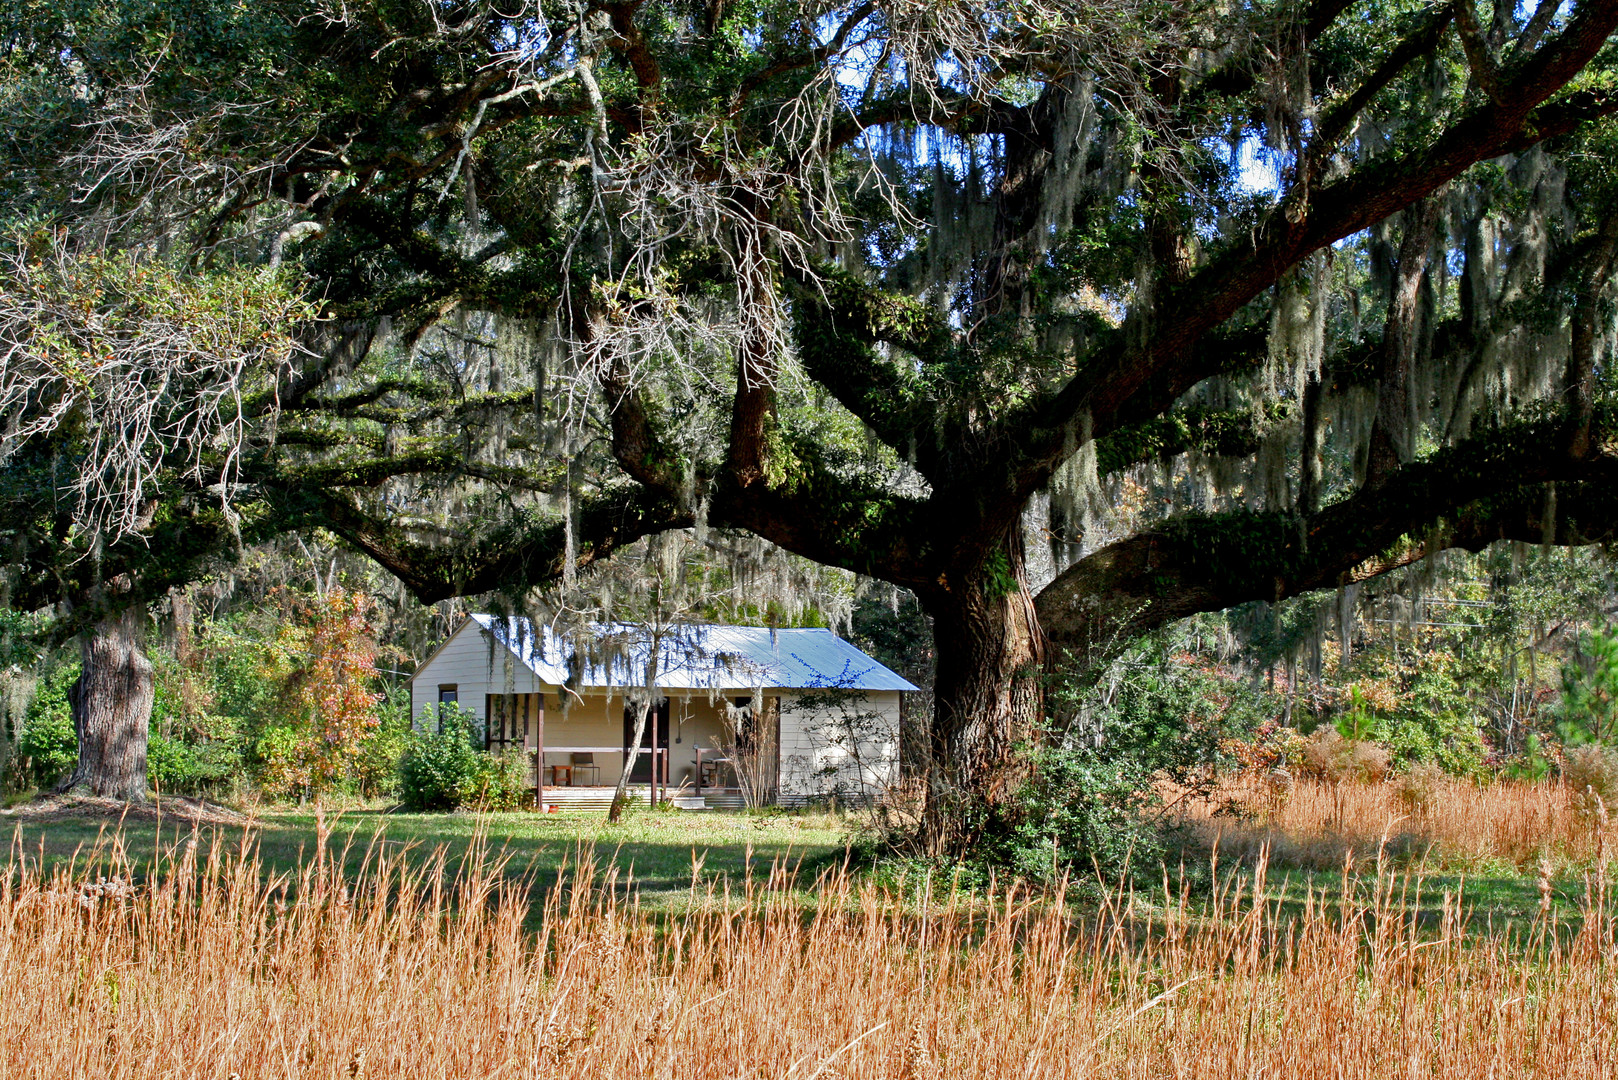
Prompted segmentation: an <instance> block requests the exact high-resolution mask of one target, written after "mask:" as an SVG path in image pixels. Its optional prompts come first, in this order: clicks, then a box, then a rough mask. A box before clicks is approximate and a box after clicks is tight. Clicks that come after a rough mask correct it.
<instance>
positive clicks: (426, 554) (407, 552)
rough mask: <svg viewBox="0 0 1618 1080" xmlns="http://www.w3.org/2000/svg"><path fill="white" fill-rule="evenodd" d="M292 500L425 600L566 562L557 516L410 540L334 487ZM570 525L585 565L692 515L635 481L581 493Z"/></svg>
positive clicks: (510, 582)
mask: <svg viewBox="0 0 1618 1080" xmlns="http://www.w3.org/2000/svg"><path fill="white" fill-rule="evenodd" d="M287 498H288V501H289V502H290V503H293V504H295V505H296V504H300V503H308V504H309V505H310V509H311V511H312V512H314V513H317V514H318V515H319V517H320V521H321V523H322V524H323V525H324V526H325V527H326V528H328V529H330V530H331V531H332V532H334V533H336V534H337V535H338V536H339V537H341V538H342V539H343V540H344V541H345V542H347V543H349V544H351V545H353V547H354V548H356V549H357V550H359V551H361V552H363V553H365V554H366V555H368V556H370V557H371V558H372V559H374V560H375V561H376V562H377V563H378V564H379V565H380V566H382V567H383V568H385V569H387V570H388V571H389V572H391V573H392V574H393V575H394V576H396V577H398V578H399V580H400V581H402V582H404V583H405V586H406V587H407V588H409V589H410V591H411V592H412V593H414V594H415V595H416V597H417V598H418V599H420V600H421V601H422V602H423V603H433V602H435V601H438V600H442V599H445V598H446V597H450V596H467V595H472V594H476V593H483V592H493V591H496V590H499V591H504V592H511V593H516V592H522V591H525V590H527V589H530V588H534V587H536V586H541V585H545V584H549V583H550V582H553V581H556V580H558V579H559V578H561V577H562V576H563V572H564V570H565V568H566V564H567V552H568V543H567V524H566V522H564V521H561V520H559V519H557V518H555V517H550V516H543V517H542V516H537V515H533V516H530V515H526V514H516V515H514V516H513V517H512V518H511V519H510V520H508V521H505V522H500V523H487V524H480V525H479V526H478V527H477V528H476V529H475V530H473V531H472V532H471V533H470V534H469V535H468V536H467V537H465V538H463V539H461V540H459V541H456V542H451V543H447V544H445V543H426V542H422V541H419V540H414V539H412V538H411V532H410V529H409V528H408V527H406V526H403V525H399V524H397V523H394V522H391V521H389V520H387V519H385V518H384V517H381V516H377V515H373V514H370V513H367V512H366V511H365V510H364V509H362V508H361V506H360V504H359V503H358V502H357V501H355V500H354V499H353V498H352V497H351V496H349V495H347V494H346V493H343V492H338V491H305V492H301V493H289V494H288V497H287ZM576 513H577V521H576V523H575V527H574V540H573V550H574V564H575V566H577V567H581V568H582V567H585V566H589V565H590V564H592V563H595V562H597V561H599V560H601V559H605V558H607V557H608V556H610V555H611V554H612V553H613V552H615V551H617V550H618V549H620V548H622V547H624V546H626V545H628V544H632V543H634V542H635V541H636V540H639V539H640V538H641V537H643V536H649V535H651V534H652V533H656V532H663V531H666V530H668V529H683V528H688V527H690V526H691V525H692V524H693V519H692V516H691V513H690V511H689V510H688V509H686V508H685V507H683V506H681V505H679V504H678V503H676V502H675V501H674V500H671V499H669V498H667V497H665V496H663V495H662V494H660V493H657V492H653V491H649V490H647V489H646V488H644V487H642V486H640V485H633V486H627V485H626V486H624V487H620V488H616V489H613V490H610V491H607V492H604V493H602V494H600V495H596V496H593V497H590V498H586V499H582V500H580V502H579V505H578V509H577V512H576Z"/></svg>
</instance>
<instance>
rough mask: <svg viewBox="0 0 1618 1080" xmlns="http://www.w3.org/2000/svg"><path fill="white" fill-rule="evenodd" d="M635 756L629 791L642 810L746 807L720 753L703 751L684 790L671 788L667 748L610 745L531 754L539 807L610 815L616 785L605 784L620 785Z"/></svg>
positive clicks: (554, 748)
mask: <svg viewBox="0 0 1618 1080" xmlns="http://www.w3.org/2000/svg"><path fill="white" fill-rule="evenodd" d="M631 754H633V755H634V756H635V757H636V758H637V759H638V760H637V763H636V767H635V769H634V770H633V771H632V772H631V774H630V776H631V783H630V784H629V786H628V787H627V788H626V789H625V791H626V793H627V794H628V795H630V796H631V797H632V798H634V799H637V800H639V801H640V802H642V803H643V804H647V805H654V806H655V805H657V804H659V803H662V802H664V801H669V802H672V803H673V804H674V805H675V806H676V807H677V808H678V809H681V810H715V809H739V808H740V807H742V806H744V805H745V800H744V799H743V797H742V789H741V787H740V786H739V785H738V784H737V781H736V777H735V773H734V771H733V770H732V769H731V761H730V758H729V757H727V756H725V755H723V754H721V753H718V752H716V751H714V750H708V751H706V752H705V751H703V750H701V749H698V750H697V751H696V753H695V762H694V764H695V768H693V769H686V770H685V772H684V775H683V776H682V777H681V783H680V784H679V786H678V787H671V785H670V783H669V774H670V759H671V754H670V752H669V748H668V747H666V746H659V747H656V748H653V747H646V746H643V747H641V748H640V749H638V750H625V749H624V748H623V747H622V746H610V745H609V746H543V747H540V748H536V749H534V750H532V751H530V765H529V768H530V778H531V780H532V782H533V784H534V802H535V805H537V806H540V807H545V806H556V807H559V808H563V809H573V810H585V809H601V810H606V809H607V808H608V807H609V806H610V805H611V804H612V796H613V792H614V790H615V789H616V784H614V783H603V782H602V781H604V780H609V779H616V777H617V776H618V775H619V772H620V770H621V769H622V768H623V764H622V762H623V760H624V759H625V758H626V757H628V756H629V755H631ZM602 758H606V759H607V760H608V761H611V762H613V765H614V767H613V769H612V770H611V772H607V773H604V772H603V769H602V767H601V766H600V765H598V764H597V762H598V761H599V760H601V759H602ZM640 759H644V760H640ZM693 780H694V781H695V783H694V784H693V783H692V781H693Z"/></svg>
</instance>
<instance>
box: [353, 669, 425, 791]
mask: <svg viewBox="0 0 1618 1080" xmlns="http://www.w3.org/2000/svg"><path fill="white" fill-rule="evenodd" d="M411 738H412V732H411V728H410V691H409V688H408V687H404V686H397V687H393V688H391V689H390V690H389V691H388V693H387V695H386V696H385V697H384V699H383V701H382V704H381V705H380V706H379V707H378V709H377V723H376V726H375V727H373V728H372V729H371V730H370V732H369V733H368V734H367V735H366V736H365V738H364V739H363V740H362V741H361V743H360V746H359V751H358V754H357V755H356V756H355V758H354V762H353V766H352V777H353V782H354V785H355V787H356V788H358V791H359V794H361V795H364V796H367V797H371V798H374V797H376V796H386V797H389V798H393V797H397V796H398V794H399V766H400V763H401V762H402V761H403V760H404V756H405V752H406V751H408V750H409V749H410V743H411Z"/></svg>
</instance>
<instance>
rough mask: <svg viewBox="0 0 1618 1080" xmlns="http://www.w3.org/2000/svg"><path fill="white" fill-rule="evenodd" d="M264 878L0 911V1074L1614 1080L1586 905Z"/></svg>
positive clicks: (61, 884) (1375, 877)
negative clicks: (1510, 916)
mask: <svg viewBox="0 0 1618 1080" xmlns="http://www.w3.org/2000/svg"><path fill="white" fill-rule="evenodd" d="M342 865H343V861H342V860H341V859H334V858H332V857H330V856H329V855H328V854H327V853H326V852H325V851H324V850H323V849H322V850H319V851H317V852H316V853H315V855H314V856H313V857H312V858H311V859H310V860H309V861H308V862H307V864H305V865H304V866H303V867H302V868H301V870H300V871H299V872H298V873H297V874H296V875H292V876H282V877H278V876H273V875H267V874H266V871H265V868H264V866H263V865H262V864H261V863H260V862H259V860H258V858H257V856H256V855H255V852H254V850H253V848H252V847H251V846H236V847H229V846H227V845H226V844H224V843H208V842H207V841H205V840H204V841H203V842H201V843H198V842H197V840H196V838H193V841H192V842H190V843H187V844H185V845H182V846H180V847H179V848H178V849H176V850H174V851H173V852H172V853H171V854H170V855H168V856H167V857H165V858H164V859H162V860H160V861H159V862H158V863H157V864H155V865H153V866H151V867H148V868H145V869H144V871H143V872H141V873H139V874H137V873H136V872H135V868H134V867H131V866H130V865H128V863H127V861H126V860H125V859H124V858H123V856H122V855H121V853H120V851H119V850H118V848H117V846H116V843H115V842H114V843H113V844H112V845H111V846H110V847H109V848H108V849H106V850H104V851H102V852H100V853H98V854H97V856H96V857H95V858H92V859H86V860H82V861H81V862H80V864H79V865H78V866H77V867H65V868H58V869H55V870H52V871H49V872H42V871H41V870H40V869H39V868H38V866H37V864H34V863H30V862H29V861H28V860H27V859H24V858H22V857H20V855H19V854H18V853H15V852H14V854H13V861H12V864H11V866H10V868H9V873H8V874H7V875H6V877H5V880H4V883H3V885H0V1000H3V1001H4V1002H5V1007H4V1008H3V1009H0V1076H3V1077H6V1078H11V1077H17V1078H23V1077H96V1078H99V1077H159V1076H163V1077H217V1078H219V1080H226V1078H230V1077H239V1078H244V1080H245V1078H259V1077H264V1078H272V1077H273V1078H291V1077H410V1078H429V1077H507V1076H534V1077H547V1078H553V1077H554V1078H563V1077H579V1078H584V1077H590V1078H609V1080H610V1078H619V1077H623V1078H629V1077H634V1078H641V1077H654V1078H669V1080H673V1078H681V1080H684V1078H692V1080H696V1078H709V1077H712V1078H723V1080H730V1078H735V1077H745V1078H749V1080H752V1078H769V1080H828V1078H831V1077H845V1078H849V1077H891V1078H906V1080H915V1078H923V1077H938V1078H943V1077H951V1078H955V1077H961V1078H970V1077H996V1078H999V1077H1041V1078H1043V1077H1075V1078H1076V1077H1109V1078H1110V1077H1257V1076H1265V1077H1290V1078H1308V1077H1367V1078H1370V1077H1377V1078H1383V1077H1395V1076H1397V1077H1409V1076H1423V1077H1426V1076H1433V1077H1438V1076H1442V1077H1453V1078H1466V1077H1479V1078H1481V1077H1494V1078H1506V1077H1551V1078H1555V1080H1567V1078H1570V1077H1598V1076H1612V1075H1618V1038H1615V1035H1618V980H1615V979H1614V975H1615V971H1614V967H1615V965H1614V956H1613V943H1614V938H1613V919H1612V917H1611V914H1610V908H1609V905H1608V898H1607V896H1606V894H1605V883H1604V881H1601V880H1593V881H1592V888H1591V893H1590V897H1589V901H1588V904H1587V910H1586V912H1585V917H1584V919H1583V920H1582V925H1581V926H1580V927H1579V928H1577V929H1575V928H1572V927H1558V926H1556V925H1554V924H1553V923H1551V922H1544V923H1541V924H1539V925H1537V926H1534V927H1528V928H1525V929H1524V930H1523V932H1521V933H1518V934H1514V935H1505V934H1499V933H1482V934H1469V933H1467V932H1466V927H1465V923H1464V918H1463V914H1462V907H1461V903H1460V901H1459V900H1458V899H1457V898H1456V897H1453V896H1449V897H1444V898H1442V901H1441V903H1440V904H1439V905H1438V906H1439V907H1441V910H1442V912H1443V914H1442V917H1441V918H1440V919H1439V920H1438V921H1437V923H1436V924H1431V925H1421V924H1420V923H1418V922H1417V921H1416V920H1415V919H1413V918H1412V917H1410V916H1409V915H1407V914H1406V913H1405V912H1406V908H1405V906H1404V905H1406V904H1407V903H1408V902H1409V900H1410V899H1411V897H1410V895H1409V894H1410V893H1412V892H1414V891H1415V890H1417V889H1419V887H1420V883H1419V881H1417V880H1415V879H1411V878H1398V877H1395V876H1394V875H1392V874H1382V873H1371V874H1368V875H1367V876H1366V877H1364V878H1362V879H1360V880H1358V881H1352V882H1351V883H1350V884H1349V885H1348V886H1347V887H1346V892H1345V893H1343V894H1341V895H1335V896H1332V897H1326V896H1323V895H1318V894H1312V895H1310V896H1309V898H1308V900H1307V901H1306V902H1305V903H1304V904H1302V905H1301V907H1297V908H1283V907H1282V906H1280V905H1278V904H1277V903H1275V902H1272V901H1270V900H1267V899H1265V892H1264V888H1263V876H1262V870H1261V871H1260V873H1259V875H1258V876H1257V877H1256V878H1247V879H1226V880H1229V881H1232V882H1233V883H1231V884H1229V885H1227V886H1225V887H1223V888H1222V889H1221V890H1220V891H1219V892H1217V893H1216V894H1215V895H1213V896H1211V897H1203V898H1201V899H1194V898H1193V897H1192V896H1191V895H1190V894H1189V893H1187V892H1185V891H1183V890H1182V891H1171V890H1168V889H1165V890H1164V892H1163V893H1162V894H1161V895H1159V896H1158V897H1156V899H1155V901H1154V902H1152V903H1148V902H1147V900H1146V898H1145V897H1143V896H1139V895H1132V894H1130V893H1127V892H1119V893H1116V894H1115V895H1113V896H1111V897H1110V898H1109V899H1108V900H1107V901H1106V902H1105V903H1104V904H1103V905H1102V907H1101V909H1100V910H1099V911H1086V912H1083V913H1081V912H1078V911H1076V910H1075V909H1074V908H1073V907H1071V906H1070V905H1068V904H1067V903H1066V902H1064V900H1063V899H1062V897H1060V896H1056V897H1040V896H1034V895H1030V894H1028V893H1026V892H1023V891H1020V890H1017V889H1013V890H1010V891H1007V892H1002V893H1000V894H998V895H995V896H992V897H984V896H981V895H978V896H971V895H968V894H965V893H963V892H961V891H958V890H953V889H950V888H948V887H947V886H946V885H942V884H940V883H938V882H933V883H931V884H930V885H929V886H928V887H926V888H925V889H923V890H922V891H921V892H920V894H919V895H913V896H909V897H901V896H898V895H895V894H894V893H892V892H889V891H884V889H882V888H881V887H879V886H878V885H875V884H873V883H871V882H870V881H869V880H865V879H858V878H855V877H851V876H849V875H847V874H846V873H841V872H834V873H831V874H828V875H827V876H825V877H824V878H822V879H821V881H820V883H819V888H820V899H821V902H820V903H819V904H818V905H817V906H816V907H815V909H814V911H813V912H810V913H806V912H805V911H804V908H803V906H802V904H801V900H800V898H799V897H798V896H797V895H796V894H795V893H794V892H793V891H792V889H791V888H790V883H789V882H787V881H786V880H785V878H786V875H783V874H779V873H778V874H772V875H770V876H769V878H768V879H767V880H761V881H758V882H750V883H748V884H747V885H746V886H745V887H744V888H743V891H742V892H740V893H739V894H738V895H735V896H726V895H723V894H721V895H714V894H713V893H712V892H707V893H694V894H693V895H692V897H691V898H690V900H691V902H690V903H689V904H688V905H687V906H685V907H684V908H682V909H680V910H679V911H677V912H675V913H673V914H667V913H665V914H655V913H650V912H646V911H643V910H641V909H640V908H638V907H637V905H636V904H635V902H634V901H633V900H632V899H625V896H626V894H627V893H628V890H626V889H625V887H624V883H623V882H618V881H614V880H613V879H612V877H611V875H606V876H603V875H601V874H600V873H599V872H598V871H597V869H596V868H595V867H593V866H592V865H590V864H589V863H584V864H582V865H578V866H576V867H575V868H574V869H573V871H572V873H571V875H570V877H569V880H568V882H567V887H566V888H562V889H557V890H554V891H552V892H550V893H548V894H547V895H546V896H545V898H544V899H543V901H542V902H541V903H542V911H541V912H540V913H539V915H538V920H537V921H538V930H537V932H536V931H534V930H531V929H525V927H524V919H525V916H526V915H527V914H528V902H529V901H528V896H527V895H526V892H527V890H525V889H524V888H523V887H522V886H521V885H520V884H513V883H511V881H510V880H509V879H508V878H507V877H506V876H504V875H503V872H502V867H501V866H500V864H499V861H498V860H497V859H492V858H489V857H486V856H484V855H476V856H474V857H472V858H470V859H469V860H467V862H466V863H465V864H464V865H462V866H460V867H457V868H452V867H450V866H447V865H446V861H445V860H444V858H443V857H441V856H440V857H436V858H427V859H422V858H419V857H418V858H416V859H414V860H411V859H409V858H407V856H406V855H405V854H400V853H398V852H396V851H389V850H385V849H384V846H383V845H373V849H372V850H371V852H370V853H369V855H368V856H367V858H366V860H365V863H364V869H363V870H362V871H361V872H360V873H358V874H357V875H356V876H353V877H345V876H343V874H342V873H341V872H340V870H339V867H341V866H342Z"/></svg>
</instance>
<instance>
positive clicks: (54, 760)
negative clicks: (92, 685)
mask: <svg viewBox="0 0 1618 1080" xmlns="http://www.w3.org/2000/svg"><path fill="white" fill-rule="evenodd" d="M78 677H79V665H78V664H76V663H74V664H63V665H62V666H60V667H58V668H56V669H55V670H54V671H52V672H51V673H50V674H48V675H46V676H45V677H44V678H42V679H40V680H39V685H38V686H37V687H36V689H35V692H34V700H33V701H32V702H30V703H29V705H28V713H27V715H26V716H25V717H24V719H23V724H22V730H21V731H20V732H19V733H18V735H17V753H18V755H19V756H20V757H21V758H22V759H23V762H22V764H21V767H20V772H21V774H22V779H23V781H24V782H25V783H26V784H28V785H29V786H31V787H36V788H44V787H50V786H51V785H52V784H55V783H56V782H57V781H58V780H60V779H62V778H63V777H64V776H66V775H67V774H68V773H70V772H72V771H73V768H74V766H76V765H77V764H78V761H79V736H78V733H77V732H76V731H74V730H73V707H72V705H70V704H69V703H68V691H69V690H71V689H72V687H73V683H74V681H75V680H77V679H78Z"/></svg>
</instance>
